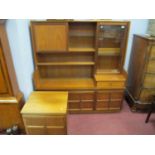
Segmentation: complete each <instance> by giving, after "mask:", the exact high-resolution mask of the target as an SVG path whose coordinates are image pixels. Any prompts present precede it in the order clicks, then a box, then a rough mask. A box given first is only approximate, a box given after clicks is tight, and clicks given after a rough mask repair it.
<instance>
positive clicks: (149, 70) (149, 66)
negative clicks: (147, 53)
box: [146, 60, 155, 73]
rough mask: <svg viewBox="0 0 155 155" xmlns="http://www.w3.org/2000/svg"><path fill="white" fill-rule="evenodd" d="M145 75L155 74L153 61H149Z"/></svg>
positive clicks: (154, 61)
mask: <svg viewBox="0 0 155 155" xmlns="http://www.w3.org/2000/svg"><path fill="white" fill-rule="evenodd" d="M146 72H147V73H155V60H150V61H149V62H148V65H147V69H146Z"/></svg>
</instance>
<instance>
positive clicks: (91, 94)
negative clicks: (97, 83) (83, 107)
mask: <svg viewBox="0 0 155 155" xmlns="http://www.w3.org/2000/svg"><path fill="white" fill-rule="evenodd" d="M81 100H91V101H93V100H94V92H88V93H81Z"/></svg>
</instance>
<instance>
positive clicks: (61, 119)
mask: <svg viewBox="0 0 155 155" xmlns="http://www.w3.org/2000/svg"><path fill="white" fill-rule="evenodd" d="M65 124H66V117H65V116H50V117H46V126H65Z"/></svg>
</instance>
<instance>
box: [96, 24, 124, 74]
mask: <svg viewBox="0 0 155 155" xmlns="http://www.w3.org/2000/svg"><path fill="white" fill-rule="evenodd" d="M126 31H127V25H126V24H124V23H119V24H117V25H113V24H111V23H98V26H97V45H98V49H97V50H98V52H97V53H98V64H97V74H100V73H118V72H120V69H121V68H122V63H123V60H124V53H125V49H124V44H125V38H126V37H125V36H126Z"/></svg>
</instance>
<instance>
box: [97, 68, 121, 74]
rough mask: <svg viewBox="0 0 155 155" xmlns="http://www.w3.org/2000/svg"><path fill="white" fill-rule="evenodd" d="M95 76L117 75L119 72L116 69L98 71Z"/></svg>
mask: <svg viewBox="0 0 155 155" xmlns="http://www.w3.org/2000/svg"><path fill="white" fill-rule="evenodd" d="M96 73H97V74H118V73H120V71H119V70H118V69H98V70H97V72H96Z"/></svg>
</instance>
